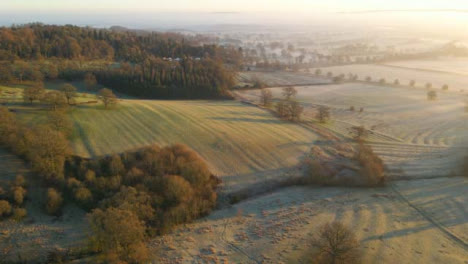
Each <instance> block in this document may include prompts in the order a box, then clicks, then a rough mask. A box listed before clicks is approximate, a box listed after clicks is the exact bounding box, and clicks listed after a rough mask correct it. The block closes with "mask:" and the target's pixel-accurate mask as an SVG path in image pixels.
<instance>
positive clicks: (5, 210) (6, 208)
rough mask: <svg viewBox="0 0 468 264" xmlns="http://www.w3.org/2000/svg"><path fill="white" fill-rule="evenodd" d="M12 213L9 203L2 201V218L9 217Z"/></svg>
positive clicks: (0, 201)
mask: <svg viewBox="0 0 468 264" xmlns="http://www.w3.org/2000/svg"><path fill="white" fill-rule="evenodd" d="M10 213H11V205H10V203H9V202H8V201H5V200H0V217H5V216H8V215H9V214H10Z"/></svg>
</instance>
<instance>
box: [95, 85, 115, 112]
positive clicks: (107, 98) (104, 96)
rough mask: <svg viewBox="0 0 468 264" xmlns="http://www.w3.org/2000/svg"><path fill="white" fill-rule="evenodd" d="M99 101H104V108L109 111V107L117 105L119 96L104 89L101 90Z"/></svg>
mask: <svg viewBox="0 0 468 264" xmlns="http://www.w3.org/2000/svg"><path fill="white" fill-rule="evenodd" d="M98 99H99V100H101V101H102V103H103V104H104V107H105V108H106V109H107V107H108V106H110V105H114V104H117V102H118V100H117V96H116V95H115V94H114V93H113V92H112V90H110V89H107V88H103V89H101V90H99V94H98Z"/></svg>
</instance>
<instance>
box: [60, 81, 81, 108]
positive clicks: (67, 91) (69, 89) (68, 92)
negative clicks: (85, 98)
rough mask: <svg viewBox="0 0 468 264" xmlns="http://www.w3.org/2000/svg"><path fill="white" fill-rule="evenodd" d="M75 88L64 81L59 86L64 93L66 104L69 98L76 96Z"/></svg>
mask: <svg viewBox="0 0 468 264" xmlns="http://www.w3.org/2000/svg"><path fill="white" fill-rule="evenodd" d="M76 90H77V89H76V87H75V86H73V85H71V84H69V83H66V84H64V85H62V86H61V87H60V91H61V92H62V93H63V95H65V98H67V103H68V104H70V100H72V99H73V98H75V97H76V96H77V94H76Z"/></svg>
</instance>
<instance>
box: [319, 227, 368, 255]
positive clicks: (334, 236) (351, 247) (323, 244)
mask: <svg viewBox="0 0 468 264" xmlns="http://www.w3.org/2000/svg"><path fill="white" fill-rule="evenodd" d="M312 246H313V247H314V248H316V249H317V250H318V252H317V254H316V256H315V259H316V260H317V261H318V262H317V263H324V264H325V263H326V264H354V263H360V258H361V254H360V250H359V242H358V240H357V239H356V236H355V234H354V232H353V231H352V230H351V229H349V228H348V227H346V226H344V225H343V224H341V223H340V222H332V223H326V224H325V225H323V226H322V227H321V228H320V231H319V233H318V234H317V235H316V236H315V237H314V239H313V241H312Z"/></svg>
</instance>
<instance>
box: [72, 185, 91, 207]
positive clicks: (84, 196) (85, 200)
mask: <svg viewBox="0 0 468 264" xmlns="http://www.w3.org/2000/svg"><path fill="white" fill-rule="evenodd" d="M75 200H76V201H77V202H78V203H79V204H81V205H82V206H83V207H88V206H89V203H90V202H92V200H93V194H92V193H91V191H90V190H89V189H87V188H85V187H80V188H78V189H76V191H75Z"/></svg>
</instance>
